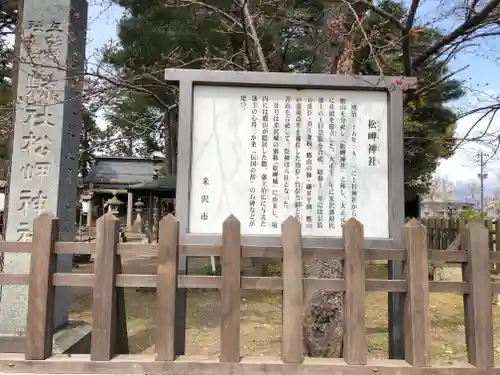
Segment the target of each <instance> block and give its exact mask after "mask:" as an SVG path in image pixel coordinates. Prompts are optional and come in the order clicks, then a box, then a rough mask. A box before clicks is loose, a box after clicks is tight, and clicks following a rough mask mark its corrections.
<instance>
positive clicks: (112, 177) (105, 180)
mask: <svg viewBox="0 0 500 375" xmlns="http://www.w3.org/2000/svg"><path fill="white" fill-rule="evenodd" d="M161 161H162V160H160V159H143V158H136V157H97V158H96V159H95V164H94V166H93V167H92V168H91V169H90V171H89V173H88V176H87V179H86V182H87V183H92V184H96V185H103V184H113V185H127V186H130V185H136V184H139V183H143V182H147V181H151V180H152V179H153V176H154V170H155V165H156V164H158V163H160V162H161Z"/></svg>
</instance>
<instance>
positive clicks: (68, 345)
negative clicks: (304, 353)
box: [0, 321, 92, 354]
mask: <svg viewBox="0 0 500 375" xmlns="http://www.w3.org/2000/svg"><path fill="white" fill-rule="evenodd" d="M91 334H92V326H91V325H90V324H88V323H85V322H81V321H72V322H69V323H68V324H67V325H66V326H64V327H63V328H61V329H59V330H57V332H55V333H54V336H53V350H52V351H53V353H54V354H88V353H90V341H91ZM25 340H26V337H25V336H0V353H24V352H25Z"/></svg>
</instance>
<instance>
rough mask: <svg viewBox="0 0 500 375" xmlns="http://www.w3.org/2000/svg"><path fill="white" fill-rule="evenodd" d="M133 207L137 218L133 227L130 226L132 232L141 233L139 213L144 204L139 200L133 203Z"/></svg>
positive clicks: (142, 209)
mask: <svg viewBox="0 0 500 375" xmlns="http://www.w3.org/2000/svg"><path fill="white" fill-rule="evenodd" d="M134 206H135V212H136V213H137V216H136V218H135V221H134V225H132V232H134V233H143V226H142V217H141V212H142V211H144V203H143V202H142V201H141V198H139V199H138V200H137V202H135V204H134Z"/></svg>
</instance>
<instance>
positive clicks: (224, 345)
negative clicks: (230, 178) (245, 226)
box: [220, 215, 241, 363]
mask: <svg viewBox="0 0 500 375" xmlns="http://www.w3.org/2000/svg"><path fill="white" fill-rule="evenodd" d="M221 264H222V288H221V291H220V292H221V302H222V309H221V333H220V361H221V362H235V363H237V362H239V361H240V300H241V233H240V221H239V220H238V219H237V218H236V217H234V216H233V215H230V216H229V217H228V218H227V219H226V220H224V223H223V225H222V254H221Z"/></svg>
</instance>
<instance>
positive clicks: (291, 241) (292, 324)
mask: <svg viewBox="0 0 500 375" xmlns="http://www.w3.org/2000/svg"><path fill="white" fill-rule="evenodd" d="M281 246H282V247H283V311H282V315H283V328H282V329H283V333H282V335H281V357H282V359H283V362H285V363H302V361H303V360H304V351H303V346H304V340H303V335H304V334H303V324H304V322H303V320H304V319H303V315H302V311H303V309H304V306H303V305H304V279H303V277H302V274H303V265H302V229H301V225H300V221H299V219H297V218H294V217H291V216H290V217H289V218H288V219H286V220H285V221H284V222H283V224H282V225H281Z"/></svg>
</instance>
